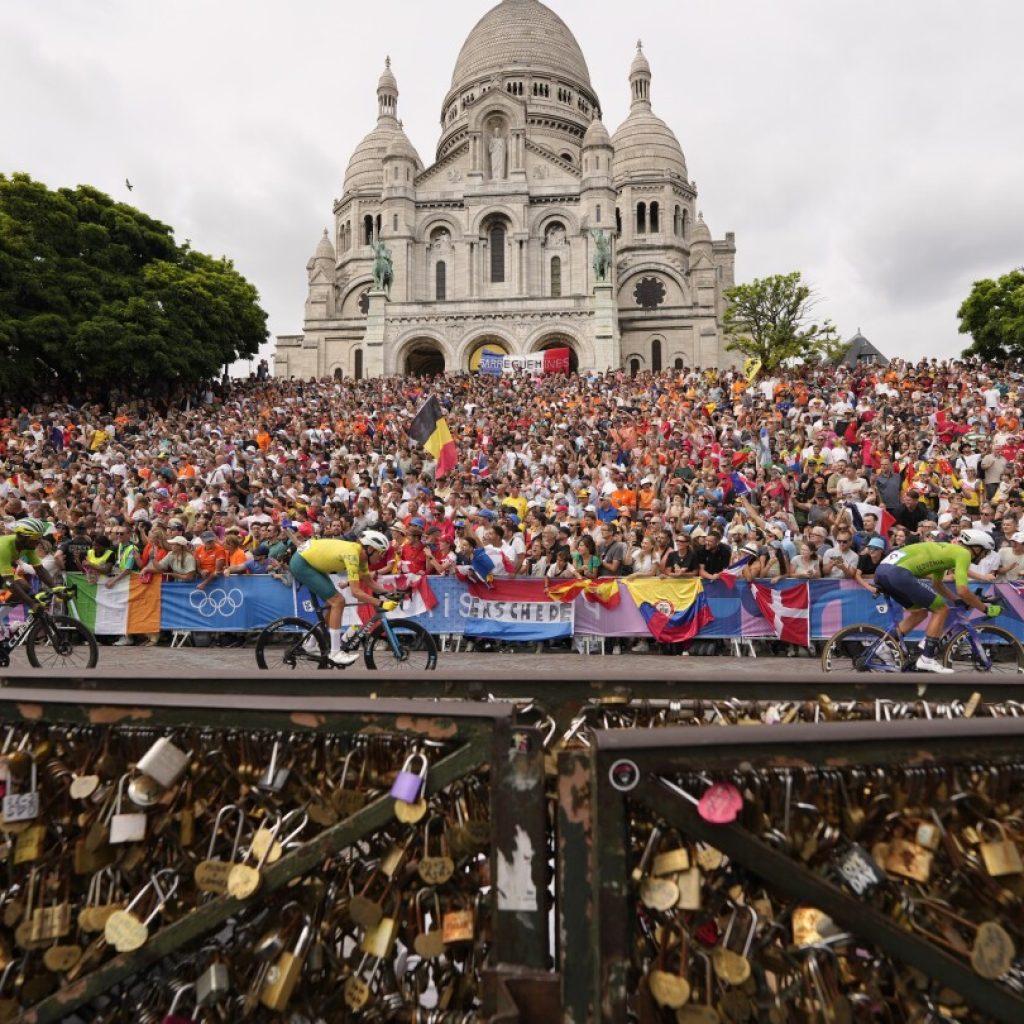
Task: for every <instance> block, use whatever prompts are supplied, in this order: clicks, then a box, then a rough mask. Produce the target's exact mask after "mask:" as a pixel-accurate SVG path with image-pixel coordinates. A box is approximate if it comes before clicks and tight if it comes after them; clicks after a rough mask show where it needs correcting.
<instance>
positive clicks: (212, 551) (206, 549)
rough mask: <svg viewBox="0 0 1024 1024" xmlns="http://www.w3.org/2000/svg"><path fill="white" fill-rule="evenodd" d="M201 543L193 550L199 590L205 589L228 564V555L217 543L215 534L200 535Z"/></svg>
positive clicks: (211, 532)
mask: <svg viewBox="0 0 1024 1024" xmlns="http://www.w3.org/2000/svg"><path fill="white" fill-rule="evenodd" d="M199 539H200V540H201V541H202V543H201V544H200V545H199V547H197V548H196V550H195V556H196V562H197V563H198V565H199V576H200V578H201V579H200V583H199V588H198V589H199V590H203V589H205V587H206V585H207V584H208V583H209V582H210V580H212V579H213V578H214V577H215V576H216V575H217V574H218V573H220V572H221V571H222V570H223V568H224V566H225V565H227V563H228V553H227V552H226V551H225V550H224V548H223V546H222V545H221V544H219V543H218V541H217V534H215V533H214V532H213V530H206V531H205V532H204V533H202V534H200V536H199Z"/></svg>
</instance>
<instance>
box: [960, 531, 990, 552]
mask: <svg viewBox="0 0 1024 1024" xmlns="http://www.w3.org/2000/svg"><path fill="white" fill-rule="evenodd" d="M960 543H961V544H963V545H964V547H967V548H984V549H985V550H986V551H991V550H993V548H995V546H996V545H995V542H994V541H993V540H992V534H991V533H989V532H988V530H961V531H960Z"/></svg>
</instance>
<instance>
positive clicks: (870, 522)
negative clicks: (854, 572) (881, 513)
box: [853, 512, 882, 555]
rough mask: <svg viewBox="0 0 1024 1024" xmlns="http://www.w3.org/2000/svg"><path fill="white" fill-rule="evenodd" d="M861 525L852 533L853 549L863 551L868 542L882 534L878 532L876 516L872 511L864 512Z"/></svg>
mask: <svg viewBox="0 0 1024 1024" xmlns="http://www.w3.org/2000/svg"><path fill="white" fill-rule="evenodd" d="M862 522H863V526H861V528H860V529H859V530H858V531H857V532H856V533H855V534H854V535H853V550H854V551H856V552H857V554H858V555H859V554H861V553H863V551H864V549H865V548H866V547H867V546H868V544H869V543H870V542H871V541H872V540H874V539H875V538H876V537H881V536H882V535H881V534H880V533H879V532H878V516H876V515H875V513H874V512H865V513H864V515H863V517H862Z"/></svg>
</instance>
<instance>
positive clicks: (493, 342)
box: [466, 335, 512, 373]
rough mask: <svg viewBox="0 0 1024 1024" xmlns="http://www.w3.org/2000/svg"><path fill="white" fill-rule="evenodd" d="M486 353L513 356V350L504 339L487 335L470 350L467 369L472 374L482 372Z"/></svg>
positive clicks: (479, 339)
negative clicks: (481, 361)
mask: <svg viewBox="0 0 1024 1024" xmlns="http://www.w3.org/2000/svg"><path fill="white" fill-rule="evenodd" d="M484 352H496V353H497V354H498V355H502V356H507V355H511V354H512V348H511V346H510V345H509V343H508V342H507V341H505V340H504V339H503V338H498V337H496V336H492V335H485V336H484V337H482V338H478V339H477V340H476V341H474V342H473V344H472V345H471V346H470V348H469V349H468V354H467V356H466V369H467V370H469V372H470V373H477V372H479V370H480V360H481V359H482V358H483V354H484Z"/></svg>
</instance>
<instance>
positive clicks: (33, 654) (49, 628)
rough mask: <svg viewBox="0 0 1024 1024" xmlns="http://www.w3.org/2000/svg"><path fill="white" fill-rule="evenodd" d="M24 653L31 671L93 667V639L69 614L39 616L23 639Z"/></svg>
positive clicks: (96, 655) (96, 650) (96, 649)
mask: <svg viewBox="0 0 1024 1024" xmlns="http://www.w3.org/2000/svg"><path fill="white" fill-rule="evenodd" d="M25 653H26V654H27V655H28V662H29V664H30V665H31V666H32V667H33V668H95V667H96V661H97V659H98V658H99V646H98V645H97V643H96V637H94V636H93V635H92V633H91V632H90V630H89V627H88V626H85V625H83V624H82V623H81V622H79V621H78V619H73V618H71V616H69V615H40V616H39V618H37V619H36V621H35V622H34V623H33V625H32V627H31V629H29V631H28V636H27V637H25Z"/></svg>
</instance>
